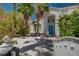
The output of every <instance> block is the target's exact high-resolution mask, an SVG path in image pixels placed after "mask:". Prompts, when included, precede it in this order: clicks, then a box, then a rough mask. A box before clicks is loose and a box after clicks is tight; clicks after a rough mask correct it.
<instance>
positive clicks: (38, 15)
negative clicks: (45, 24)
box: [36, 3, 41, 35]
mask: <svg viewBox="0 0 79 59" xmlns="http://www.w3.org/2000/svg"><path fill="white" fill-rule="evenodd" d="M36 16H37V35H39V20H40V17H41V14H40V4H39V3H38V4H37V13H36Z"/></svg>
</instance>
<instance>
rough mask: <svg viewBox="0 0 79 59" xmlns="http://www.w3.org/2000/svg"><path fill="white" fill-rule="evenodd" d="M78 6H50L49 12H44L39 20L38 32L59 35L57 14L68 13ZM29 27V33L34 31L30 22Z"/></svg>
mask: <svg viewBox="0 0 79 59" xmlns="http://www.w3.org/2000/svg"><path fill="white" fill-rule="evenodd" d="M78 8H79V5H74V6H68V7H63V8H55V7H50V9H49V13H45V14H44V15H43V18H42V19H41V20H40V22H39V23H40V24H41V26H40V29H39V30H40V31H39V32H40V33H44V34H47V35H53V36H59V35H60V34H59V33H60V31H59V26H58V19H59V16H62V15H64V14H69V13H71V12H72V11H74V10H76V9H78ZM30 29H31V33H34V32H35V31H34V27H33V25H32V24H31V25H30Z"/></svg>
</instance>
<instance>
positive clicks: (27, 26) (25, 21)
mask: <svg viewBox="0 0 79 59" xmlns="http://www.w3.org/2000/svg"><path fill="white" fill-rule="evenodd" d="M23 18H24V24H25V25H26V29H27V30H28V31H29V25H28V20H29V16H28V15H27V14H24V15H23ZM28 31H27V32H28ZM28 33H29V32H28Z"/></svg>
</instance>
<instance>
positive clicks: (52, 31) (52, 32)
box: [48, 15, 55, 36]
mask: <svg viewBox="0 0 79 59" xmlns="http://www.w3.org/2000/svg"><path fill="white" fill-rule="evenodd" d="M48 34H49V35H52V36H55V15H49V16H48Z"/></svg>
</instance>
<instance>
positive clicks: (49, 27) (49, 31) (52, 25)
mask: <svg viewBox="0 0 79 59" xmlns="http://www.w3.org/2000/svg"><path fill="white" fill-rule="evenodd" d="M48 33H49V35H55V26H54V24H51V25H48Z"/></svg>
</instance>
